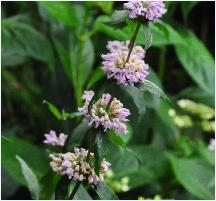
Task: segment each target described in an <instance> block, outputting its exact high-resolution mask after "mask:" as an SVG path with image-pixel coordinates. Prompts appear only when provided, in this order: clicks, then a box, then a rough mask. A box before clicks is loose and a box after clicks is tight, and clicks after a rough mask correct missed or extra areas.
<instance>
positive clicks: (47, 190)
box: [39, 169, 60, 200]
mask: <svg viewBox="0 0 216 201" xmlns="http://www.w3.org/2000/svg"><path fill="white" fill-rule="evenodd" d="M59 179H60V175H58V174H56V173H55V172H53V170H51V169H50V171H49V172H48V174H46V175H45V176H44V177H43V178H42V179H41V181H40V184H41V193H40V198H39V199H40V200H53V199H54V198H55V188H56V185H57V183H58V181H59Z"/></svg>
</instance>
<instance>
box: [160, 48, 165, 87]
mask: <svg viewBox="0 0 216 201" xmlns="http://www.w3.org/2000/svg"><path fill="white" fill-rule="evenodd" d="M165 56H166V48H165V47H162V48H161V52H160V59H159V78H160V80H161V83H162V82H163V78H164V70H165V62H166V60H165Z"/></svg>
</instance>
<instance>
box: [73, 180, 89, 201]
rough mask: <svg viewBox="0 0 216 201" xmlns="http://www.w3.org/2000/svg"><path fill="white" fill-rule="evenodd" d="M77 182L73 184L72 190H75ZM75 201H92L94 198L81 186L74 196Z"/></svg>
mask: <svg viewBox="0 0 216 201" xmlns="http://www.w3.org/2000/svg"><path fill="white" fill-rule="evenodd" d="M74 186H75V182H71V188H72V189H73V188H74ZM73 200H92V197H91V196H90V195H89V193H88V191H87V190H86V189H85V188H84V186H83V185H82V184H81V185H80V186H79V188H78V190H77V192H76V194H75V196H74V199H73Z"/></svg>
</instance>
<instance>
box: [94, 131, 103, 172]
mask: <svg viewBox="0 0 216 201" xmlns="http://www.w3.org/2000/svg"><path fill="white" fill-rule="evenodd" d="M102 134H103V133H102V132H98V133H97V135H96V138H95V144H94V150H95V151H94V153H95V161H94V168H95V173H96V174H97V175H99V171H100V164H101V161H102V159H103V158H104V150H103V146H102V143H103V136H102Z"/></svg>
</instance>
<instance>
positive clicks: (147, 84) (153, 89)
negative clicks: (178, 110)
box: [138, 80, 169, 102]
mask: <svg viewBox="0 0 216 201" xmlns="http://www.w3.org/2000/svg"><path fill="white" fill-rule="evenodd" d="M138 89H140V90H142V91H149V92H150V93H152V94H154V95H156V96H158V97H159V98H162V99H163V100H165V101H167V102H169V98H168V97H167V96H166V95H165V93H164V92H163V91H162V89H160V88H159V87H158V86H157V85H156V84H154V83H153V82H151V81H149V80H144V81H143V83H142V84H141V85H140V86H138Z"/></svg>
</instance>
